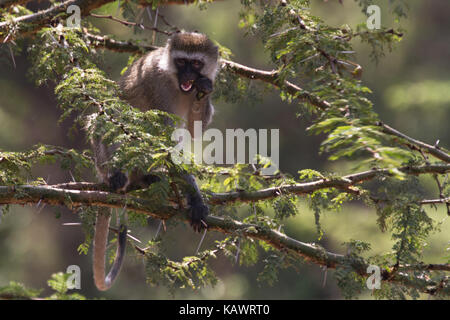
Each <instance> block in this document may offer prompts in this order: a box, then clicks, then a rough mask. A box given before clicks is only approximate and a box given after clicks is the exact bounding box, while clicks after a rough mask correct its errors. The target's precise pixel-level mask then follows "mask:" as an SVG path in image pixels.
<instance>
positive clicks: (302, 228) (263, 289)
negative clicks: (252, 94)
mask: <svg viewBox="0 0 450 320" xmlns="http://www.w3.org/2000/svg"><path fill="white" fill-rule="evenodd" d="M312 2H313V4H312V12H313V13H315V14H317V15H319V16H320V17H322V18H323V20H324V21H325V22H326V23H328V24H330V25H333V26H341V25H343V24H349V25H351V26H355V25H356V24H359V23H362V22H364V21H365V19H366V18H365V16H364V15H363V14H362V13H361V10H360V8H359V7H358V6H357V5H356V4H355V3H354V2H353V1H350V0H344V4H343V5H341V4H339V3H338V1H337V0H335V1H332V0H330V1H328V2H324V1H321V0H315V1H312ZM375 3H378V4H379V5H380V7H381V8H382V24H383V25H388V26H399V25H400V26H402V27H403V28H404V29H406V33H405V35H404V37H403V38H404V39H403V41H402V42H401V43H400V44H399V45H397V47H396V48H395V49H394V51H393V52H392V53H390V52H389V51H386V56H385V57H384V59H382V60H381V61H380V62H379V64H374V63H373V62H372V61H371V60H370V58H369V53H370V48H368V47H367V46H365V45H361V44H359V43H354V48H355V50H356V52H357V61H358V63H360V64H361V65H362V66H363V69H364V72H363V81H364V83H365V84H366V85H367V86H368V87H369V88H371V89H372V90H373V94H372V95H371V97H370V98H371V100H372V101H373V102H374V106H375V110H376V111H377V112H378V113H379V114H380V118H381V119H382V120H383V121H385V122H386V123H388V124H390V125H392V126H394V127H395V128H397V129H399V130H400V131H403V132H405V133H407V134H409V135H410V136H413V137H416V138H419V139H421V140H423V141H426V142H428V143H431V144H434V142H435V141H436V140H438V139H439V140H440V144H441V145H443V146H445V147H447V148H448V147H450V145H449V143H450V126H449V116H450V32H449V30H450V19H448V17H449V14H450V2H449V1H444V0H427V1H423V0H412V1H408V3H409V5H410V11H409V14H408V18H407V19H402V20H401V21H400V23H397V22H395V21H394V19H393V17H392V16H391V14H390V13H389V12H390V8H389V4H388V3H389V2H388V1H387V0H383V1H375ZM44 5H45V3H41V4H39V6H41V7H42V6H44ZM29 7H30V8H33V9H36V8H37V7H38V6H37V5H36V4H33V3H31V4H30V5H29ZM116 7H117V2H115V3H112V4H110V5H109V7H108V10H109V12H110V13H113V14H115V12H116ZM239 10H240V2H239V1H237V0H226V1H218V2H216V3H213V4H211V5H209V6H208V9H207V10H199V9H198V8H197V7H194V6H170V7H165V8H162V9H160V12H161V13H163V14H164V15H165V17H166V18H167V19H168V20H169V21H170V22H171V23H172V24H175V25H176V26H178V27H180V28H183V29H186V30H198V31H201V32H204V33H207V34H208V35H209V36H210V37H211V38H212V39H214V40H216V41H218V42H219V43H220V44H222V45H224V46H226V47H228V48H230V49H231V50H232V52H233V54H234V56H233V60H234V61H236V62H239V63H242V64H245V65H248V66H251V67H256V68H262V69H266V70H270V69H271V68H272V66H271V65H270V64H268V63H267V62H268V61H269V59H268V55H267V52H265V51H264V49H263V47H262V45H261V43H260V40H259V39H257V38H253V37H246V36H245V33H244V32H243V30H241V29H239V27H238V23H239ZM144 16H145V15H144ZM90 19H91V21H92V23H93V24H94V25H95V26H97V27H98V28H99V29H100V30H101V31H102V32H103V33H106V34H108V33H109V34H115V35H116V36H117V38H119V39H128V38H132V39H138V38H141V39H143V38H151V36H152V34H151V32H143V33H141V34H139V35H133V33H132V32H131V31H130V29H128V28H126V27H124V26H122V25H120V24H118V23H114V22H110V21H105V20H99V19H96V20H95V19H92V18H90ZM145 19H147V17H145ZM144 21H145V22H146V23H150V22H148V20H144ZM165 40H166V37H165V36H163V35H161V34H157V36H156V42H157V44H163V43H164V42H165ZM2 58H3V59H5V58H6V59H10V57H2ZM127 59H128V56H127V55H126V54H118V53H110V52H106V53H105V54H104V59H103V61H102V68H103V69H104V70H105V71H106V72H107V73H108V74H109V75H110V77H111V78H112V79H115V80H116V79H118V77H119V75H120V71H121V70H122V68H123V67H124V66H125V65H126V62H127ZM15 64H16V67H15V68H14V67H12V66H10V65H5V64H2V65H1V66H0V91H1V92H2V98H1V99H0V148H1V149H2V150H14V151H16V150H25V149H27V148H30V147H31V146H33V145H35V144H37V143H45V144H53V145H61V146H64V147H74V148H87V145H86V144H85V142H84V138H83V136H82V135H81V134H80V135H78V136H77V135H75V136H74V137H73V138H69V137H68V136H67V132H68V129H69V127H70V125H71V123H70V121H66V122H64V123H62V124H61V125H58V124H57V120H58V117H59V115H60V111H59V110H58V108H57V107H56V101H55V99H54V95H53V87H52V86H51V85H49V86H48V87H42V88H36V87H35V86H34V84H33V83H32V82H31V81H29V80H28V79H27V77H26V73H27V69H28V68H29V62H28V61H27V58H26V52H24V53H23V54H22V55H21V56H16V57H15ZM255 85H256V84H255ZM214 105H215V107H216V110H217V113H216V116H215V120H214V121H213V123H212V124H211V127H216V128H219V129H221V130H225V128H243V129H244V130H245V129H247V128H255V129H262V128H264V129H270V128H279V129H280V167H281V170H282V171H284V172H289V173H292V174H295V173H296V172H297V171H298V170H300V169H304V168H312V169H317V170H320V171H335V172H338V173H342V174H345V173H349V172H350V170H351V169H352V165H353V164H351V163H350V164H349V163H344V162H329V161H327V159H326V155H319V144H320V142H321V137H317V136H309V135H307V134H306V133H305V128H306V127H307V126H308V124H309V123H308V119H307V118H305V119H304V118H302V117H297V116H296V113H297V110H298V108H297V107H296V106H295V105H289V104H287V103H284V102H281V100H280V98H279V96H278V93H277V92H276V90H274V91H271V92H268V93H267V94H266V95H264V96H263V97H262V99H261V101H260V102H257V103H256V104H248V103H246V102H239V103H235V104H227V103H224V102H223V101H215V102H214ZM35 173H36V175H38V176H41V177H43V178H45V179H48V180H49V181H47V182H49V183H57V182H64V181H68V180H70V179H71V178H70V175H69V174H68V173H67V172H62V171H61V170H59V167H58V165H54V166H41V167H39V168H36V170H35ZM423 179H424V181H425V182H426V185H427V186H428V190H427V192H428V193H429V195H430V197H434V198H436V197H437V194H438V193H437V190H436V186H435V184H433V183H432V181H431V180H429V179H428V178H423ZM299 208H300V209H299V212H300V214H299V215H298V216H296V217H293V218H289V219H287V220H286V221H285V226H286V232H287V234H288V235H289V236H291V237H294V238H296V239H299V240H301V241H309V242H317V233H316V227H315V224H314V215H313V213H312V212H311V211H310V210H309V209H308V208H307V206H306V205H305V204H304V199H300V201H299ZM242 210H243V214H247V211H248V209H247V208H245V207H244V208H243V209H242ZM427 210H428V211H429V213H430V216H431V217H432V218H434V219H435V220H436V221H442V222H443V224H442V232H441V233H439V234H436V235H434V236H433V237H432V238H430V241H429V246H428V247H427V249H426V250H425V256H424V261H425V262H434V263H442V262H444V259H443V256H444V255H448V254H449V253H448V251H447V252H446V251H445V249H446V248H447V247H448V246H449V240H450V239H449V236H448V235H449V234H450V223H449V221H448V219H447V220H446V219H445V218H446V217H447V215H446V214H445V211H444V208H443V207H440V208H438V210H435V209H433V208H428V209H427ZM376 218H377V217H376V215H375V212H374V210H372V209H369V208H366V207H363V206H359V205H347V206H345V208H344V209H343V210H342V211H341V212H338V213H336V212H330V213H325V214H324V215H322V226H323V229H324V232H325V236H324V237H323V239H322V240H320V243H321V244H322V245H323V246H324V247H325V248H327V249H328V250H330V251H334V252H338V253H345V248H344V246H342V245H341V243H342V242H344V241H348V240H349V239H360V240H363V241H368V242H371V243H372V250H371V252H370V254H375V253H381V252H386V251H389V250H390V248H391V246H392V241H391V240H390V237H389V235H388V234H383V233H381V232H380V231H379V229H378V228H377V226H376ZM76 221H78V218H77V216H76V215H74V214H73V213H71V212H70V211H69V210H67V209H65V208H52V207H49V206H47V207H45V208H44V209H42V210H39V209H37V208H35V207H21V206H14V207H12V209H11V211H10V212H9V214H7V215H6V216H3V217H2V219H1V223H0V239H1V240H0V257H1V258H0V286H4V285H7V284H8V283H9V281H11V280H14V281H19V282H23V283H24V284H26V285H27V286H31V287H36V288H45V287H46V280H47V279H49V278H50V275H51V274H52V273H55V272H58V271H65V270H66V268H67V266H69V265H72V264H76V265H79V266H80V267H81V270H82V282H81V287H82V289H81V292H80V293H81V294H84V295H85V296H87V297H89V298H94V297H100V296H102V297H107V298H114V299H163V298H168V299H171V298H173V297H172V296H171V295H170V294H169V292H168V290H167V289H166V288H163V287H149V286H148V285H146V284H145V277H144V265H143V261H142V260H141V259H140V258H138V257H135V254H134V252H132V251H131V250H130V251H129V253H130V254H129V255H128V256H127V259H126V262H125V266H124V268H123V270H122V273H121V275H120V277H119V279H118V281H117V283H116V284H115V285H114V286H113V288H112V289H111V290H110V291H108V292H106V293H101V294H100V293H99V292H98V291H97V290H96V289H95V288H94V285H93V280H92V273H91V254H89V255H87V256H85V255H79V254H78V253H77V247H78V245H79V244H80V243H81V242H82V241H83V240H84V236H83V233H82V231H81V229H80V228H79V227H73V226H71V227H69V226H62V223H64V222H76ZM157 226H158V222H157V221H153V220H149V227H148V228H142V229H141V230H137V232H136V235H137V236H138V237H139V238H140V239H141V240H144V241H146V240H148V239H150V238H151V237H152V236H154V234H155V232H156V228H157ZM221 237H222V235H220V234H216V233H208V235H207V237H206V241H205V243H203V248H206V247H207V246H208V244H211V243H212V242H213V240H214V239H218V238H221ZM164 239H165V247H166V248H167V252H168V254H169V256H170V257H171V258H172V259H177V258H180V257H182V256H184V255H192V254H194V253H195V250H196V247H197V245H198V242H199V240H200V235H197V234H193V233H192V232H191V230H190V229H189V228H188V227H187V226H186V227H185V226H179V227H176V228H175V229H173V228H169V230H168V231H167V232H166V233H164ZM212 265H213V268H214V270H215V271H216V272H217V275H218V277H219V278H220V281H219V283H218V284H217V286H216V287H214V288H206V289H203V290H200V291H190V290H184V289H183V290H181V289H180V290H178V291H176V294H175V298H177V299H178V298H186V299H191V298H194V299H341V298H342V296H341V294H340V292H339V289H338V288H337V286H336V283H335V280H334V278H333V271H329V272H328V273H327V278H328V280H327V282H326V284H325V286H323V278H324V275H325V273H324V272H323V270H322V269H321V268H319V267H318V266H315V265H309V264H303V265H301V266H300V267H299V270H298V272H296V271H294V270H292V269H287V270H281V271H280V275H279V281H278V282H277V283H276V284H275V285H274V286H272V287H271V286H269V285H267V284H265V283H257V281H256V275H257V273H258V272H260V271H261V270H262V265H261V264H257V265H256V266H253V267H245V266H238V265H236V264H234V263H232V262H231V261H230V260H228V259H226V258H224V257H219V258H218V259H217V260H214V261H213V262H212ZM46 292H48V290H47V291H46ZM361 297H362V298H370V291H369V290H367V292H365V293H363V294H362V296H361Z"/></svg>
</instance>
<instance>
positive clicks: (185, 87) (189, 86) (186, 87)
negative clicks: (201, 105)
mask: <svg viewBox="0 0 450 320" xmlns="http://www.w3.org/2000/svg"><path fill="white" fill-rule="evenodd" d="M193 84H194V80H188V81H186V82H183V83H182V84H180V88H181V90H182V91H184V92H188V91H189V90H191V89H192V85H193Z"/></svg>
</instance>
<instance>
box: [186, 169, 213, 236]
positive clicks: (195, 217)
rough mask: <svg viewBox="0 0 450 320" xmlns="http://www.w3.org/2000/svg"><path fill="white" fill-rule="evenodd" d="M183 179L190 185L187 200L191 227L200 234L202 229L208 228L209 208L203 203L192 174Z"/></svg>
mask: <svg viewBox="0 0 450 320" xmlns="http://www.w3.org/2000/svg"><path fill="white" fill-rule="evenodd" d="M183 179H184V180H185V181H186V183H187V184H188V185H189V188H188V190H186V191H187V200H188V204H189V207H190V209H189V211H190V219H191V226H192V228H193V229H194V231H196V232H200V231H201V230H202V229H204V228H206V227H207V225H206V222H205V218H206V217H207V216H208V214H209V208H208V206H207V205H205V203H204V202H203V198H202V195H201V193H200V190H199V188H198V186H197V183H196V182H195V178H194V176H193V175H192V174H188V173H186V174H184V175H183Z"/></svg>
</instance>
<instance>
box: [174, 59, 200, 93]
mask: <svg viewBox="0 0 450 320" xmlns="http://www.w3.org/2000/svg"><path fill="white" fill-rule="evenodd" d="M174 64H175V67H176V68H177V76H178V84H179V87H180V90H181V91H182V92H184V93H189V92H191V91H192V90H193V89H194V83H195V82H196V81H197V79H199V78H201V77H203V76H202V75H201V73H200V72H201V70H202V68H203V65H204V64H203V62H202V61H200V60H195V59H186V58H176V59H174Z"/></svg>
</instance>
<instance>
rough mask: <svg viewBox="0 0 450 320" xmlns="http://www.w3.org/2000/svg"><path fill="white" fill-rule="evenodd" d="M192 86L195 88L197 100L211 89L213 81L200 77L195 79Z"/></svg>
mask: <svg viewBox="0 0 450 320" xmlns="http://www.w3.org/2000/svg"><path fill="white" fill-rule="evenodd" d="M194 86H195V88H196V89H197V96H196V97H197V100H201V99H202V98H203V97H204V96H207V95H208V94H210V93H211V92H212V91H213V83H212V81H211V80H210V79H208V78H206V77H200V78H198V79H197V80H195V82H194Z"/></svg>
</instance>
